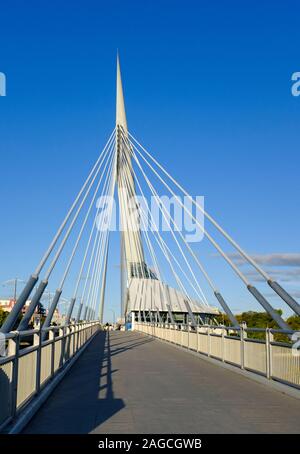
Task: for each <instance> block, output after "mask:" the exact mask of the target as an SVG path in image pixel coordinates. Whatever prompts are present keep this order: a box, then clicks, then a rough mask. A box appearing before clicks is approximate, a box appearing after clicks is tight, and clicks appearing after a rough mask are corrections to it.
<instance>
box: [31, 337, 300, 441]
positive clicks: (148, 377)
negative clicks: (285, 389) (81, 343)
mask: <svg viewBox="0 0 300 454" xmlns="http://www.w3.org/2000/svg"><path fill="white" fill-rule="evenodd" d="M299 414H300V400H298V399H295V398H293V397H289V396H286V395H284V394H282V393H280V392H278V391H276V390H273V389H272V388H270V387H268V386H266V385H263V384H259V383H256V382H254V381H252V380H251V379H248V378H246V377H244V376H241V375H239V374H236V373H234V372H232V371H230V370H226V369H224V368H221V367H219V366H218V365H214V364H211V363H209V362H207V361H205V360H203V359H201V358H198V357H196V356H194V355H191V354H189V353H188V352H184V351H181V350H178V349H176V348H174V347H173V346H172V345H168V344H165V343H162V342H159V341H157V340H153V339H151V338H148V337H146V336H144V335H142V334H138V333H134V332H127V333H122V332H112V333H109V335H108V334H107V333H106V334H105V333H100V334H99V335H97V336H96V338H95V339H94V340H93V341H92V343H91V344H90V345H89V347H88V348H87V350H86V351H85V352H84V353H83V354H82V356H81V357H80V358H79V359H78V361H77V363H76V364H75V365H74V366H73V368H72V370H71V371H70V372H69V373H68V374H67V375H66V377H65V378H64V380H63V381H62V383H61V384H60V385H59V386H58V387H57V388H56V389H55V391H54V392H53V394H52V395H51V397H50V398H49V399H48V401H47V402H46V403H45V404H44V406H43V407H42V408H41V409H40V411H39V412H38V413H37V414H36V416H35V417H34V419H33V420H32V421H31V422H30V423H29V425H28V426H27V428H26V430H25V431H24V432H25V433H106V434H109V433H186V434H188V433H281V432H286V433H299V432H300V419H299Z"/></svg>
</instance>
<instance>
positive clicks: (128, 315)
mask: <svg viewBox="0 0 300 454" xmlns="http://www.w3.org/2000/svg"><path fill="white" fill-rule="evenodd" d="M116 82H117V84H116V86H117V90H116V125H115V128H114V130H113V131H112V133H111V135H110V137H109V139H108V141H107V143H106V145H105V146H104V148H103V150H102V151H101V153H100V155H99V157H98V159H97V160H96V162H95V164H94V166H93V167H92V169H91V171H90V173H89V175H88V176H87V178H86V180H85V182H84V184H83V185H82V187H81V189H80V190H79V192H78V194H77V195H76V197H75V199H74V201H73V203H72V205H71V207H70V209H69V211H68V212H67V214H66V216H65V218H64V219H63V221H62V223H61V225H60V226H59V228H58V230H57V232H56V233H55V235H54V237H53V239H52V241H51V243H50V245H49V246H48V248H47V249H46V251H45V253H44V255H43V256H42V258H41V259H40V262H39V263H38V265H37V267H36V269H35V270H34V271H33V273H32V274H31V275H30V277H29V279H28V281H27V283H26V285H25V287H24V289H23V291H22V292H21V294H20V295H19V296H18V298H17V301H16V304H15V306H14V307H13V309H12V311H11V312H10V314H9V316H8V317H7V319H6V320H5V322H4V324H3V326H2V327H1V331H2V332H3V333H8V332H9V331H11V330H13V329H16V328H17V329H18V330H21V331H22V330H26V329H27V328H28V324H29V323H30V321H31V319H32V316H33V314H34V313H35V311H36V309H37V307H38V305H39V303H40V301H41V298H42V296H43V294H44V292H45V289H46V288H47V286H48V284H49V281H51V282H52V283H53V285H56V289H57V290H56V292H55V294H54V296H53V299H52V301H51V304H50V307H49V310H48V314H47V317H46V320H45V322H44V324H43V328H45V330H44V333H45V335H43V336H47V334H46V328H48V327H49V326H51V325H52V324H53V315H54V313H55V310H56V308H57V305H58V304H59V301H60V298H61V297H62V294H64V291H65V288H66V285H65V283H66V281H67V280H70V270H71V269H72V268H75V265H76V264H77V265H76V266H78V270H75V273H76V278H75V284H74V290H73V294H72V297H71V298H70V299H69V305H68V310H67V314H66V319H65V325H68V324H69V323H70V322H71V321H72V320H73V321H74V320H75V321H79V320H87V321H88V320H95V319H96V318H99V319H100V320H101V321H102V320H103V308H104V300H105V287H106V280H107V279H106V274H107V261H108V252H109V233H110V228H109V227H110V223H111V219H112V214H113V203H112V201H113V196H114V193H115V188H116V187H117V189H118V199H119V208H120V220H121V227H122V228H121V264H122V265H121V287H122V298H121V299H122V309H121V313H122V316H123V317H124V318H125V319H126V320H127V321H129V320H147V321H156V320H157V321H163V322H171V323H174V322H177V321H183V322H185V323H186V322H188V323H190V324H191V325H195V324H206V323H215V321H214V317H215V316H216V315H217V314H218V313H219V309H217V308H216V307H214V305H213V304H211V303H210V301H211V296H212V297H213V298H214V301H216V302H217V303H218V306H219V308H221V309H222V311H224V312H225V313H226V314H227V315H228V317H229V318H230V321H231V323H232V326H237V325H238V322H237V320H236V318H235V316H234V314H233V313H232V311H231V309H230V304H228V303H227V302H226V301H225V299H224V298H223V296H222V293H221V291H220V287H219V286H217V284H216V283H215V279H213V278H212V276H211V275H210V273H208V271H207V269H206V268H205V267H204V265H203V263H202V262H201V261H200V259H199V258H198V255H197V254H196V253H195V251H194V248H192V247H191V245H190V244H189V243H188V242H187V240H186V238H185V236H184V235H183V233H182V231H181V229H180V226H178V225H177V221H176V218H175V211H176V210H174V215H172V214H171V213H170V211H169V210H168V209H167V208H166V206H165V204H164V203H163V202H162V201H161V199H160V198H159V190H158V189H157V188H158V187H160V188H164V190H165V191H166V193H167V194H169V195H170V196H172V198H173V201H175V203H176V204H177V205H178V207H180V208H181V210H183V212H184V214H185V215H186V216H188V217H189V218H190V219H191V220H192V221H193V223H194V224H195V225H197V228H199V229H200V231H202V233H203V235H204V236H205V238H206V240H207V241H208V242H209V243H210V244H211V246H212V247H213V249H214V251H217V253H218V254H219V256H220V257H221V258H222V259H223V260H224V261H225V263H226V264H227V265H228V266H229V267H230V268H231V270H232V271H233V272H234V273H235V275H236V277H237V278H238V279H239V280H240V281H241V283H242V284H243V285H244V286H245V288H246V290H247V291H249V292H250V294H251V295H252V297H254V298H255V300H256V302H258V303H259V304H260V305H261V306H262V308H263V309H264V310H265V311H266V312H267V313H268V314H269V315H270V316H271V317H272V318H273V319H274V320H275V321H276V323H277V325H278V326H279V328H281V329H284V330H289V326H288V325H287V324H286V322H285V321H284V320H283V319H282V317H281V316H280V315H279V313H278V312H277V311H275V310H274V308H273V307H272V306H271V304H270V303H269V302H268V301H267V299H266V298H265V297H264V296H263V294H262V293H261V292H260V291H259V290H258V289H257V288H256V287H255V286H254V285H253V284H252V283H251V282H250V281H249V280H248V277H247V276H246V275H245V273H243V271H242V269H241V268H240V267H239V266H238V264H237V263H236V262H234V261H233V260H232V258H231V256H230V255H229V254H228V253H227V252H225V250H224V248H223V247H222V246H221V245H220V244H219V243H218V242H217V240H216V239H215V237H214V235H213V234H212V233H210V232H209V231H208V230H207V228H206V227H205V228H204V226H203V224H202V223H201V222H199V220H198V219H197V218H196V217H195V215H194V212H193V209H197V210H199V211H200V212H201V213H202V214H203V216H204V218H205V220H206V221H207V222H206V224H208V225H209V226H210V227H211V228H212V229H215V230H214V231H217V232H218V233H219V234H221V236H222V237H223V239H224V240H226V242H227V243H228V245H230V246H231V247H233V248H234V249H235V250H236V252H237V253H238V255H239V256H240V257H241V258H242V259H243V260H244V261H245V262H246V263H247V264H248V265H250V266H251V267H253V269H254V270H255V271H256V272H257V273H258V274H259V275H260V278H261V280H262V281H263V282H264V283H266V284H267V285H268V286H270V287H271V289H272V290H273V291H274V292H276V294H277V295H278V296H279V297H280V298H281V299H282V301H284V302H285V303H286V304H287V305H288V306H289V307H290V308H291V309H292V310H293V312H295V314H297V315H300V305H299V304H298V302H297V301H295V299H294V298H292V296H291V295H290V294H289V293H288V292H287V291H286V290H285V289H283V288H282V287H281V286H280V285H279V284H278V283H277V282H276V281H275V280H274V279H272V277H271V276H269V274H268V273H267V272H266V271H265V270H263V269H262V268H261V267H260V266H259V265H258V264H257V263H256V262H255V260H254V259H253V258H252V257H251V256H250V255H249V254H247V253H246V252H245V251H244V250H243V249H242V248H241V247H240V245H239V244H238V243H237V242H236V241H235V240H234V239H233V238H232V237H231V236H230V235H229V233H227V232H226V231H225V230H224V229H223V228H222V227H221V226H220V224H219V223H218V222H217V221H216V220H215V219H214V218H213V217H212V216H211V215H210V214H208V213H207V212H206V210H204V208H203V207H202V206H201V205H200V204H199V203H198V202H197V201H196V200H194V199H193V198H192V197H191V196H190V195H189V193H188V191H187V190H186V189H184V188H183V187H182V186H181V185H180V184H179V183H178V182H177V181H176V180H175V178H174V177H172V176H171V175H170V173H169V172H168V171H167V170H166V169H165V167H164V166H162V165H161V164H160V163H159V162H158V160H157V159H156V158H155V157H154V156H153V155H152V154H151V153H150V152H149V151H148V150H146V148H145V147H143V146H142V145H141V143H140V142H139V141H138V140H137V139H136V138H135V137H134V136H133V135H132V134H131V133H130V131H129V130H128V127H127V120H126V112H125V103H124V95H123V87H122V80H121V71H120V62H119V58H118V57H117V81H116ZM137 192H138V193H139V195H141V196H142V197H145V196H146V195H147V196H148V197H149V196H152V197H153V200H154V201H155V202H156V203H157V210H158V212H159V214H160V216H161V217H162V219H163V220H164V222H165V224H166V225H167V226H168V227H169V229H168V238H166V237H165V238H164V237H163V235H162V232H160V229H159V225H156V220H155V219H154V218H153V215H152V213H151V211H150V210H149V207H147V206H145V207H144V206H141V205H140V204H139V203H138V201H137ZM101 196H110V198H109V200H110V202H109V204H108V209H107V210H106V213H105V216H99V214H100V207H99V206H97V210H96V213H95V212H94V206H95V203H96V200H98V198H99V197H101ZM182 196H184V197H186V198H187V199H188V200H189V202H190V205H189V206H187V205H186V204H184V203H183V202H182ZM191 206H192V207H193V209H191V208H190V207H191ZM99 219H100V221H99ZM149 220H150V226H151V227H152V228H150V229H149V230H147V228H141V227H145V226H147V225H149V224H148V221H149ZM105 226H106V227H107V228H104V227H105ZM84 241H85V243H84ZM70 242H71V252H66V251H67V250H68V249H67V248H66V244H70ZM82 243H84V248H83V253H82V257H81V256H80V254H81V253H80V250H81V247H80V246H81V244H82ZM66 255H67V256H66ZM63 256H64V257H63ZM62 257H63V260H62ZM75 257H76V258H78V257H79V262H78V261H75V260H74V258H75ZM46 266H47V267H46ZM60 266H62V267H63V268H62V272H61V278H60V280H59V282H58V283H57V282H55V280H54V277H53V270H54V269H55V270H60V268H59V267H60ZM45 267H46V271H45V272H44V275H43V277H42V278H41V273H42V272H43V271H44V268H45ZM55 275H57V273H55ZM170 279H171V280H172V285H171V283H170ZM218 280H219V281H220V282H221V279H220V278H219V279H218ZM169 283H170V285H168V284H169ZM37 284H38V285H37ZM203 284H205V286H206V287H207V289H208V291H209V292H211V294H210V295H209V296H207V295H206V293H207V289H206V291H205V292H204V290H203ZM64 298H65V295H64ZM28 300H30V301H29V305H28ZM26 303H27V305H28V308H27V310H26V312H25V314H24V308H25V305H26ZM20 317H21V320H19V318H20Z"/></svg>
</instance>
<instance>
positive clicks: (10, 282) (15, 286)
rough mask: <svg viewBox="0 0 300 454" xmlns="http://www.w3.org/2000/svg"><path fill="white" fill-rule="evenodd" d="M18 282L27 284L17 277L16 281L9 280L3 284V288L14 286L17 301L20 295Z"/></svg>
mask: <svg viewBox="0 0 300 454" xmlns="http://www.w3.org/2000/svg"><path fill="white" fill-rule="evenodd" d="M18 282H22V283H25V281H24V280H23V279H19V278H17V277H15V278H14V279H9V280H8V281H4V282H2V284H1V285H2V286H3V287H7V286H8V285H13V300H14V301H16V300H17V294H18Z"/></svg>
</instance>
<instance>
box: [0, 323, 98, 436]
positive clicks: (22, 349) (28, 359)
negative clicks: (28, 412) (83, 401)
mask: <svg viewBox="0 0 300 454" xmlns="http://www.w3.org/2000/svg"><path fill="white" fill-rule="evenodd" d="M99 327H100V325H99V322H98V321H92V322H80V323H76V324H70V325H66V326H56V327H53V326H51V327H49V328H46V329H32V330H28V331H12V332H10V333H8V334H6V335H5V343H6V347H7V349H6V354H5V356H2V357H0V432H1V431H2V430H3V429H4V428H5V427H6V426H7V425H8V424H9V423H11V422H12V421H13V420H14V419H15V418H16V417H17V416H18V414H19V413H20V412H21V411H22V410H23V409H24V407H25V406H26V405H27V404H28V403H29V402H31V400H32V399H33V398H34V397H35V396H37V395H38V394H39V393H40V392H41V390H43V389H44V388H45V387H46V386H47V384H49V382H50V381H51V380H52V379H53V377H54V376H56V375H57V374H58V373H59V372H60V371H61V370H63V369H64V368H65V367H66V365H67V364H68V363H69V361H70V360H71V359H72V358H73V357H74V356H75V355H79V354H80V351H81V349H82V347H83V346H84V345H85V344H86V342H87V341H88V340H89V339H91V337H92V336H94V335H95V334H96V332H97V331H98V330H99ZM45 332H46V333H48V335H47V336H46V337H47V339H46V340H44V341H43V340H42V338H43V334H44V333H45ZM26 339H27V340H29V342H28V343H29V346H26V344H25V341H26Z"/></svg>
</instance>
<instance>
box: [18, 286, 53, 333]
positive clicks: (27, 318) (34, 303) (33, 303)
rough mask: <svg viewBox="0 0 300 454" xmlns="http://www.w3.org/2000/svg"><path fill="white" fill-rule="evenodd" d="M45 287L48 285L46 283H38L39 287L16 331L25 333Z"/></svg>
mask: <svg viewBox="0 0 300 454" xmlns="http://www.w3.org/2000/svg"><path fill="white" fill-rule="evenodd" d="M47 285H48V281H41V282H40V285H39V286H38V288H37V290H36V292H35V294H34V296H33V298H32V300H31V303H30V305H29V307H28V309H27V311H26V312H25V315H24V317H23V318H22V320H21V322H20V324H19V326H18V331H25V330H26V329H27V328H28V325H29V323H30V320H31V317H32V316H33V314H34V311H35V308H36V307H37V306H38V304H39V302H40V299H41V297H42V295H43V293H44V291H45V288H46V287H47Z"/></svg>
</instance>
